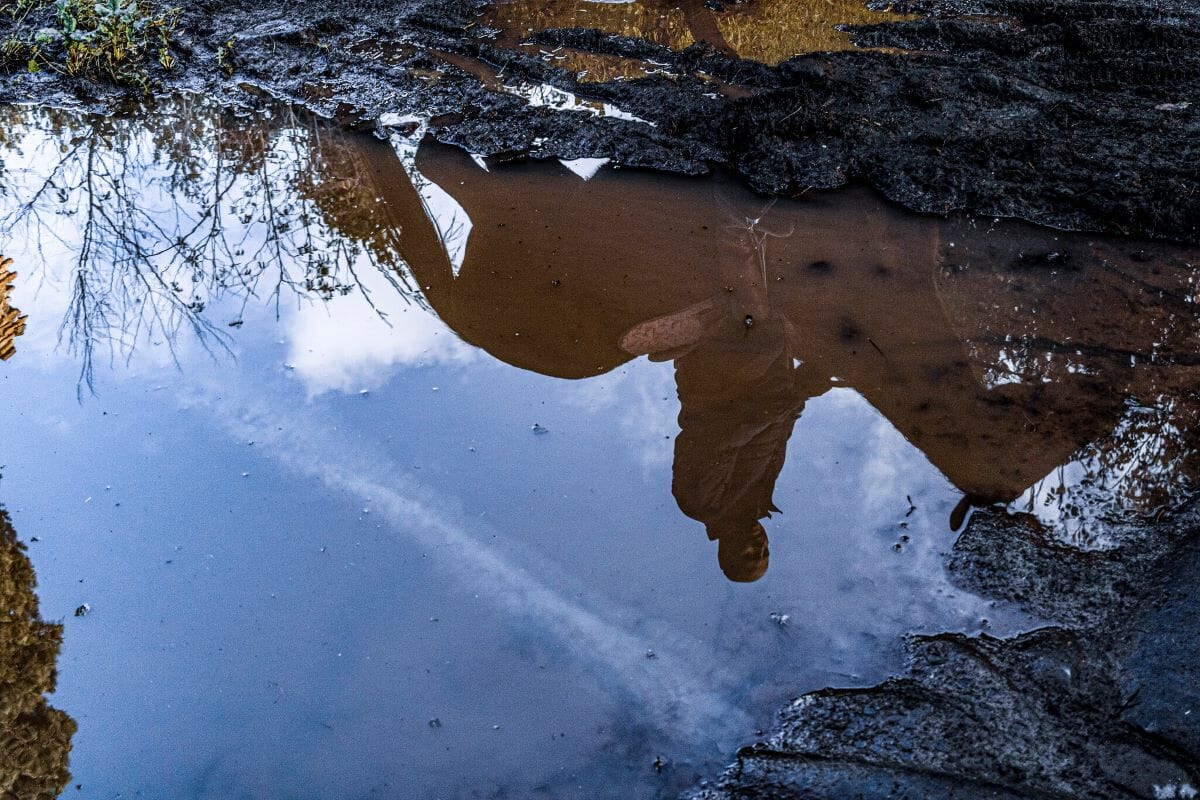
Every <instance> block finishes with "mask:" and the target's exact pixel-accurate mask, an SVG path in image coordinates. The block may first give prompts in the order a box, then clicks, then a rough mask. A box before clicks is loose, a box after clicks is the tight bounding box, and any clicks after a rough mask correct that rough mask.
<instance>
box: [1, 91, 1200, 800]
mask: <svg viewBox="0 0 1200 800" xmlns="http://www.w3.org/2000/svg"><path fill="white" fill-rule="evenodd" d="M3 113H4V114H5V116H6V119H5V120H4V125H3V126H0V130H3V134H0V135H2V136H3V139H2V140H0V147H2V148H3V150H2V151H0V153H2V159H0V161H2V164H3V166H0V175H2V176H3V186H4V189H3V192H2V194H0V211H2V212H3V214H5V215H6V216H4V217H3V220H2V221H0V250H3V251H4V253H5V254H6V255H8V256H12V257H13V258H15V259H16V269H17V271H18V273H19V274H18V278H17V280H16V285H15V288H14V291H13V297H12V298H11V299H12V302H13V303H14V305H16V306H18V307H19V308H20V309H21V310H22V311H23V312H24V313H26V314H27V315H28V321H27V329H26V331H25V333H24V335H23V336H21V337H20V338H19V339H17V340H16V348H17V353H16V356H15V357H14V358H13V359H12V360H11V361H9V362H7V363H6V364H5V365H4V372H3V376H4V378H3V386H4V391H5V393H6V397H7V398H8V407H9V409H10V415H11V417H10V419H11V420H12V422H11V424H10V432H9V435H8V437H7V439H6V445H7V446H6V449H5V453H4V460H5V464H6V468H5V471H4V481H3V496H2V498H0V499H3V501H4V502H5V503H6V505H7V506H8V508H9V510H10V512H11V513H12V516H13V519H14V522H15V526H16V529H17V530H18V531H20V532H21V533H22V535H23V536H25V537H26V538H27V541H28V537H31V536H37V537H38V538H39V540H40V541H38V542H36V543H32V544H31V550H30V557H31V559H32V561H33V564H34V566H35V567H36V569H37V573H38V578H39V587H40V588H39V595H40V597H41V601H42V609H43V616H45V617H46V618H47V619H54V618H58V617H63V618H66V620H67V628H66V633H65V638H64V644H63V651H62V655H61V657H60V659H59V670H60V680H59V689H58V691H57V693H56V694H55V696H54V698H53V702H54V706H55V707H56V708H61V709H63V710H65V711H66V712H67V713H69V714H70V715H71V716H72V717H74V718H75V720H76V721H77V722H78V724H79V731H78V733H76V734H75V738H74V750H73V752H72V760H71V767H72V771H73V772H74V774H75V780H76V781H77V782H79V783H81V784H82V785H83V787H84V790H83V795H84V796H87V797H113V796H116V795H117V794H118V793H120V794H122V795H123V796H128V795H130V794H133V793H134V792H136V791H142V792H143V793H145V794H147V795H152V796H156V797H231V796H249V797H277V796H283V795H287V796H291V795H295V796H301V797H308V796H312V797H330V796H338V797H357V796H411V797H458V796H482V797H489V796H499V795H500V793H501V792H502V791H504V790H507V791H509V792H510V793H512V794H513V795H514V796H533V797H536V796H546V797H555V798H563V797H581V798H582V797H588V798H591V797H597V796H599V795H597V793H596V787H597V786H607V787H611V788H612V796H631V795H637V794H639V793H648V792H654V791H660V792H663V793H667V794H669V793H670V792H672V791H675V790H678V789H679V788H681V787H684V786H687V785H689V784H690V783H691V782H692V781H694V780H696V779H698V778H699V777H700V776H710V775H712V774H713V773H714V771H715V770H716V769H717V768H718V767H719V765H721V764H722V763H724V762H725V761H727V760H728V759H729V757H730V754H731V752H732V749H733V748H734V747H736V745H737V744H739V743H742V742H744V741H746V740H747V739H749V738H752V737H753V732H754V730H755V728H756V727H760V726H764V725H766V724H767V722H768V721H769V718H770V714H771V713H772V711H773V709H774V708H775V707H777V706H778V704H779V703H781V702H782V701H783V700H785V699H787V698H788V697H790V696H793V695H794V694H796V693H798V692H800V691H803V690H806V689H810V688H815V687H819V686H822V685H842V686H845V685H866V684H871V683H874V682H877V681H878V680H880V679H882V678H883V677H884V676H886V675H887V674H888V673H889V671H891V670H894V669H896V668H897V667H898V665H899V663H898V662H899V649H898V642H899V637H900V635H901V634H902V633H904V632H906V631H908V630H912V629H922V630H945V629H962V630H970V631H974V630H978V629H979V628H980V626H981V625H982V624H983V623H982V619H983V618H984V617H986V618H987V619H988V621H989V622H988V624H989V625H990V626H991V629H992V630H995V631H1000V632H1003V631H1005V630H1011V629H1013V628H1014V627H1015V626H1020V625H1023V624H1028V621H1027V620H1024V619H1023V618H1021V617H1020V616H1019V615H1016V614H1015V613H1013V612H1012V611H1011V610H1009V609H1005V608H1002V607H1001V608H997V607H994V606H993V605H992V604H991V603H990V602H988V601H985V600H982V599H980V598H976V597H974V596H972V595H970V594H968V593H965V592H962V591H960V590H958V589H956V588H954V587H953V586H951V585H950V584H949V582H948V581H947V579H946V576H945V574H944V572H943V569H942V553H943V552H944V551H945V550H946V549H947V548H948V547H949V545H950V543H951V542H952V540H953V534H952V532H951V530H950V527H951V524H952V522H953V524H960V523H961V517H962V514H963V512H964V511H965V510H966V509H967V507H968V505H969V503H970V502H975V503H991V502H1003V503H1013V504H1016V506H1021V505H1024V506H1027V507H1028V508H1030V509H1033V510H1035V511H1037V513H1038V514H1039V516H1040V517H1041V518H1042V519H1044V520H1045V521H1046V523H1047V526H1048V527H1047V531H1048V534H1049V535H1052V536H1056V537H1058V538H1059V539H1060V540H1061V541H1063V542H1064V543H1068V544H1071V545H1073V546H1082V547H1099V546H1104V545H1105V531H1106V528H1105V521H1106V520H1107V519H1112V518H1114V517H1119V516H1121V515H1125V514H1131V513H1134V514H1142V513H1155V512H1157V511H1159V510H1160V509H1163V508H1169V507H1170V506H1171V504H1172V503H1174V502H1177V501H1178V500H1179V498H1181V497H1182V496H1184V495H1185V494H1186V493H1187V492H1188V491H1189V490H1190V485H1191V481H1192V480H1193V474H1194V458H1193V452H1194V448H1193V445H1192V442H1191V439H1192V434H1191V431H1192V430H1193V429H1194V427H1195V426H1194V425H1192V424H1191V415H1193V414H1194V413H1195V412H1194V408H1195V404H1194V403H1193V402H1192V395H1191V393H1190V390H1189V389H1188V388H1187V387H1188V386H1189V380H1187V379H1188V378H1190V371H1191V370H1192V369H1194V363H1193V362H1194V356H1192V355H1191V354H1192V353H1194V352H1196V350H1195V346H1194V345H1195V342H1194V341H1193V337H1194V336H1195V325H1194V319H1195V318H1194V286H1193V284H1192V281H1193V272H1192V270H1191V268H1190V266H1188V265H1189V263H1192V262H1189V261H1188V259H1187V254H1181V253H1178V252H1176V251H1173V250H1170V249H1169V248H1156V249H1154V250H1152V251H1142V250H1140V249H1138V248H1137V247H1132V246H1128V245H1121V246H1118V245H1113V244H1110V243H1105V242H1100V241H1095V242H1093V241H1091V240H1089V239H1087V238H1086V237H1056V236H1053V235H1051V234H1049V233H1046V232H1042V231H1036V230H1032V229H1028V228H1024V227H1021V226H998V227H997V229H996V230H995V231H988V230H985V229H984V228H983V227H981V226H978V225H973V224H969V223H966V222H939V221H930V220H924V219H910V218H908V217H904V216H901V215H898V214H895V213H894V212H892V211H890V210H888V209H887V208H885V207H883V206H881V205H880V204H879V203H878V202H877V201H875V200H874V199H873V198H872V197H870V196H869V195H866V194H862V193H853V192H851V193H843V194H840V195H834V196H821V197H817V198H810V199H808V200H806V201H804V202H801V203H789V202H783V201H780V202H776V203H770V202H768V201H766V200H764V199H763V198H759V197H755V196H752V195H750V194H748V193H746V192H744V191H742V190H741V189H739V188H738V187H737V186H735V185H732V184H727V183H724V182H720V181H715V180H714V181H688V180H675V179H669V178H663V177H656V176H648V175H642V174H624V175H622V174H619V173H614V172H612V171H609V170H601V171H600V172H599V173H598V174H597V175H596V176H595V177H593V178H592V179H591V180H588V181H584V180H583V179H582V178H581V177H579V176H578V175H576V174H574V173H572V172H571V171H570V170H568V169H565V168H560V167H559V166H558V165H556V164H549V165H540V166H539V165H527V166H519V167H513V166H508V167H505V166H500V165H489V169H490V171H484V170H483V169H481V168H480V167H479V166H478V165H477V164H476V163H474V162H473V161H472V160H471V159H470V158H469V157H467V156H466V155H463V154H460V153H458V152H456V151H450V150H444V149H440V148H436V147H424V148H422V149H421V151H420V153H419V154H418V153H417V151H416V149H415V138H414V137H415V135H416V132H415V130H414V127H415V126H412V125H404V124H400V125H398V126H397V127H396V128H394V129H393V130H392V131H391V133H390V139H389V140H388V141H380V140H377V139H374V138H371V137H351V136H347V135H344V134H342V133H339V132H337V131H336V130H333V129H330V128H328V127H326V126H324V125H322V124H321V123H319V122H316V121H313V120H311V119H308V118H305V117H301V116H296V115H294V114H293V113H292V112H290V111H289V110H287V109H283V108H281V109H276V110H274V111H272V112H270V113H267V114H264V115H262V116H260V117H253V118H247V117H234V116H232V115H228V114H223V113H222V112H220V111H218V110H216V109H212V108H207V107H205V106H204V105H203V104H201V103H200V102H199V101H196V100H189V99H181V100H177V101H172V102H170V103H167V104H164V106H163V107H161V108H160V109H158V110H157V112H156V113H157V116H156V117H152V118H151V119H153V120H155V123H154V124H153V126H151V127H146V126H145V125H143V124H132V123H130V122H129V121H122V120H120V119H113V120H101V119H94V118H89V117H84V116H80V115H76V114H72V113H69V112H60V111H51V110H33V109H6V110H4V112H3ZM56 164H57V165H58V166H55V165H56ZM48 176H49V177H51V178H52V181H53V183H52V184H51V185H49V186H47V185H46V184H45V183H44V182H45V180H46V178H47V177H48ZM430 184H432V185H436V186H438V187H441V190H443V192H444V194H445V196H448V197H450V198H453V200H452V202H450V201H447V200H445V198H444V197H443V195H439V194H437V193H436V192H432V193H431V191H430V186H429V185H430ZM39 190H41V193H40V194H39ZM422 190H424V191H422ZM422 196H424V198H425V200H424V202H423V201H422ZM434 196H436V197H442V198H443V199H442V200H439V201H438V202H431V201H430V199H429V198H430V197H434ZM31 198H34V199H33V201H32V205H28V206H27V205H23V204H26V203H29V202H30V199H31ZM456 210H457V211H461V212H462V214H465V215H466V217H467V218H469V220H470V223H471V226H470V236H469V237H468V238H467V239H466V245H465V248H466V249H465V251H461V247H462V245H461V242H460V244H459V245H458V246H457V248H456V247H451V248H449V249H450V251H451V253H456V252H458V254H459V255H460V256H461V258H453V259H452V258H451V256H450V255H448V254H447V247H446V245H445V244H444V242H443V240H444V239H445V238H446V234H451V233H454V232H455V231H456V230H458V231H460V232H461V229H462V228H461V226H460V225H458V224H456V223H453V222H450V223H448V222H447V220H448V219H450V218H451V217H453V216H454V214H455V213H457V211H456ZM430 212H432V217H433V220H434V221H433V222H431V214H430ZM1131 248H1132V249H1131ZM459 251H461V252H459ZM1131 259H1151V260H1153V263H1154V264H1155V265H1156V267H1157V271H1148V270H1146V269H1144V267H1142V266H1140V265H1141V264H1143V262H1142V261H1139V262H1138V266H1135V264H1134V262H1133V261H1132V260H1131ZM455 262H458V263H455ZM1146 274H1151V275H1152V277H1151V278H1149V279H1146V278H1144V277H1140V276H1143V275H1146ZM1135 275H1137V276H1139V277H1136V278H1135V277H1134V276H1135ZM642 355H649V356H650V358H649V359H646V358H641V357H640V356H642ZM1147 362H1149V363H1147ZM514 366H515V367H519V369H514V368H513V367H514ZM565 379H575V380H565ZM77 390H78V391H77ZM93 390H94V393H93ZM680 398H682V412H681V404H680ZM680 422H681V423H682V429H681V427H680ZM542 431H544V433H542ZM785 451H786V453H787V455H788V456H789V457H788V458H787V460H786V461H785V459H784V455H785ZM1060 486H1061V487H1062V488H1061V490H1060V489H1059V487H1060ZM964 495H966V498H967V501H966V502H963V498H964ZM910 503H911V505H910ZM774 507H778V508H780V509H783V513H782V514H776V513H774V511H773V510H772V509H773V508H774ZM768 512H771V514H770V516H768ZM689 517H691V518H692V519H689ZM758 525H761V526H762V530H763V531H764V533H765V535H766V536H769V537H770V550H771V557H770V565H769V569H767V570H766V572H765V575H763V576H762V577H761V579H760V580H758V581H757V582H754V583H750V584H733V583H730V582H727V581H726V580H725V579H724V578H723V577H722V576H721V575H720V573H719V572H718V570H717V564H715V563H714V561H716V556H715V552H714V551H716V550H717V549H718V547H717V546H714V545H712V544H709V543H708V542H706V541H705V533H706V532H707V533H708V535H709V536H713V537H716V538H718V539H719V540H720V542H721V543H722V544H723V545H725V548H726V549H727V550H728V551H729V553H727V554H726V556H727V557H726V558H723V559H722V566H723V567H725V569H726V571H727V572H728V573H732V575H733V577H740V578H748V577H754V576H755V575H756V574H757V573H758V572H761V571H762V570H761V568H762V567H764V566H766V564H765V559H763V558H762V552H761V547H760V546H759V545H760V544H761V541H760V539H761V536H760V535H759V534H758V533H757V531H758V530H759V528H758V527H757V526H758ZM730 543H732V545H730ZM730 553H731V555H730ZM84 602H86V603H88V604H90V606H91V607H92V608H93V611H92V612H91V613H89V614H88V615H87V616H85V617H80V618H75V617H71V616H69V615H70V614H71V612H72V610H73V609H75V608H76V607H77V606H79V604H80V603H84ZM783 615H786V617H787V624H780V620H781V619H783ZM435 721H436V722H435ZM657 757H661V758H662V759H664V760H665V762H666V764H667V768H666V769H665V770H664V771H662V772H661V773H660V772H657V771H655V770H654V769H653V768H652V767H651V764H652V762H653V761H654V759H655V758H657Z"/></svg>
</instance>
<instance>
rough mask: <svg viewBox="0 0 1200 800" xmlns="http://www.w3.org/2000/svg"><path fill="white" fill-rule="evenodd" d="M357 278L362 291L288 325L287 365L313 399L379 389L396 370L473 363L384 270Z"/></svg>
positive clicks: (305, 308)
mask: <svg viewBox="0 0 1200 800" xmlns="http://www.w3.org/2000/svg"><path fill="white" fill-rule="evenodd" d="M358 276H359V279H360V289H359V290H357V291H355V292H353V293H352V294H349V295H346V296H344V297H337V298H334V299H332V300H330V301H328V302H325V303H312V304H304V305H302V306H299V307H298V308H296V310H295V311H293V312H292V313H291V314H289V315H288V316H287V317H286V319H285V320H284V322H283V324H284V330H285V332H286V333H285V336H286V339H287V342H288V356H287V361H288V364H290V365H291V366H292V367H293V368H294V374H295V376H296V377H297V378H299V379H300V380H301V381H302V382H303V383H304V386H305V389H306V390H307V391H308V394H309V396H310V397H312V396H315V395H319V394H322V393H324V392H330V391H340V392H358V391H362V390H364V389H374V388H377V387H379V386H382V385H383V384H384V383H386V382H387V381H388V380H389V379H390V378H391V377H392V375H393V372H394V370H393V368H394V367H397V366H423V365H427V364H466V363H469V362H471V361H473V360H475V358H476V357H477V355H478V351H476V350H475V348H473V347H471V346H470V345H468V344H466V343H465V342H463V341H462V340H461V339H459V338H458V337H457V336H456V335H455V334H454V333H453V332H451V331H450V329H449V328H447V327H446V325H445V323H443V322H442V321H441V320H440V319H438V318H437V316H435V315H434V314H433V313H432V312H431V311H429V310H427V309H425V308H422V307H421V306H419V305H417V304H416V303H415V302H413V301H411V300H409V299H408V298H406V297H405V296H404V295H403V294H402V293H400V292H399V291H397V290H396V288H395V287H394V286H393V285H392V283H391V282H390V281H389V280H388V277H387V276H386V275H384V274H383V273H382V272H381V271H380V269H379V268H377V267H375V266H372V265H370V264H364V265H363V266H362V269H361V271H360V272H359V273H358Z"/></svg>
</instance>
